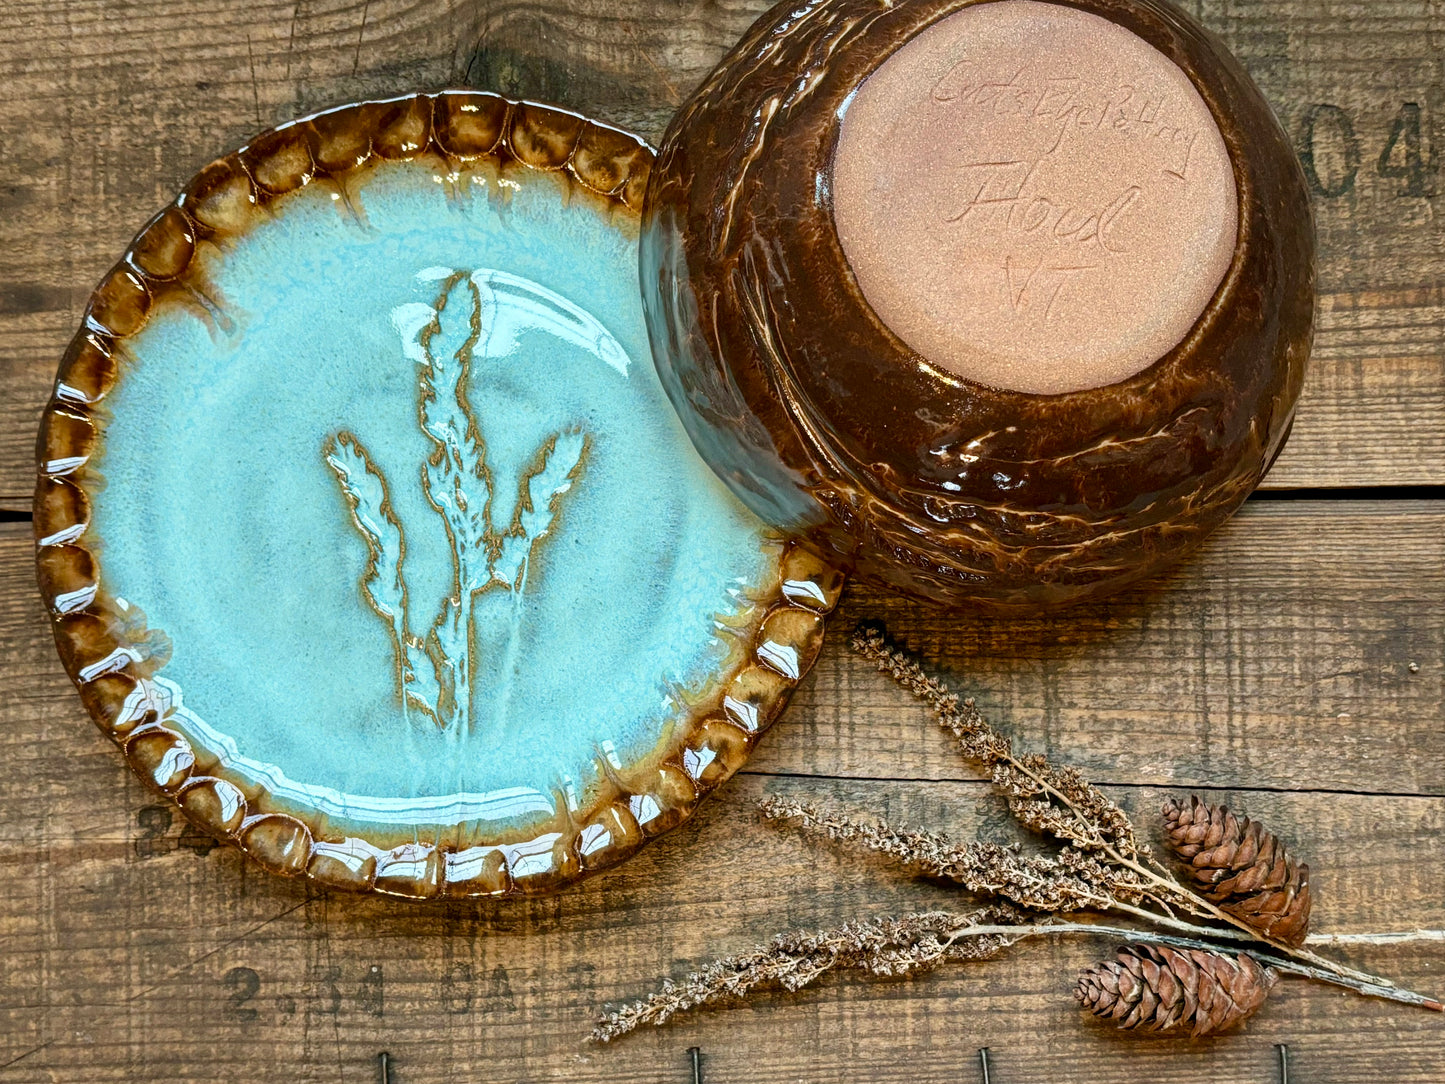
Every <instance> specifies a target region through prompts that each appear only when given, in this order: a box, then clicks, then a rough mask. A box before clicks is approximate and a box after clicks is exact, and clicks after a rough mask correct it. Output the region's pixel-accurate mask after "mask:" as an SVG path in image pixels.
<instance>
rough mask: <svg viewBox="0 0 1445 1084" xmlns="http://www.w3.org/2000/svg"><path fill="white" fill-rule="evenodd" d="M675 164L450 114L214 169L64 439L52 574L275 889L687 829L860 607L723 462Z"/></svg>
mask: <svg viewBox="0 0 1445 1084" xmlns="http://www.w3.org/2000/svg"><path fill="white" fill-rule="evenodd" d="M651 162H652V152H651V151H650V150H649V148H648V147H647V146H646V145H645V144H643V143H642V142H641V141H639V140H638V139H636V138H634V137H632V136H630V135H628V134H626V133H624V132H620V131H617V130H615V129H613V128H609V127H607V126H605V125H601V124H597V123H593V122H590V121H588V120H585V119H583V118H582V117H579V116H576V115H574V114H571V113H567V112H564V111H561V110H557V109H552V108H549V107H546V106H542V105H537V104H532V103H519V102H512V101H508V100H505V99H503V98H501V97H498V96H496V95H492V94H484V93H477V92H471V91H449V92H443V93H438V94H419V95H413V96H409V97H404V98H398V99H395V100H391V101H381V102H366V103H362V104H358V105H349V106H345V107H343V108H339V109H333V110H330V111H328V112H324V113H320V114H317V115H316V116H312V117H309V118H306V119H304V120H300V121H297V122H295V123H291V124H286V125H282V126H280V127H278V128H276V129H273V130H271V131H268V132H265V133H263V134H261V135H259V136H257V137H256V139H254V140H253V141H252V142H251V143H250V144H248V145H247V146H245V147H243V148H241V149H240V150H238V151H236V152H235V153H233V154H230V155H227V156H226V157H224V158H222V159H220V160H218V161H216V162H214V163H212V164H211V165H209V166H207V167H206V168H205V169H204V170H203V171H202V172H201V173H200V174H199V175H198V176H197V177H196V178H195V180H194V181H192V182H191V184H190V185H189V186H188V187H187V188H186V190H185V191H184V192H183V193H182V194H181V195H180V196H179V197H177V199H176V200H175V201H174V202H173V203H172V204H171V205H170V206H168V207H166V208H165V210H163V211H162V212H161V213H160V214H159V215H157V216H156V217H155V218H154V219H152V220H151V222H150V224H149V225H147V226H146V228H145V229H144V230H143V231H142V232H141V233H140V235H139V236H138V237H137V238H136V240H135V242H134V243H133V244H132V245H131V247H130V249H129V250H128V251H127V252H126V254H125V256H124V257H123V258H122V260H121V262H120V263H119V264H117V266H116V267H115V269H114V270H113V271H112V272H111V273H110V274H109V275H107V276H106V278H105V280H104V281H103V282H102V283H101V285H100V287H99V288H98V289H97V290H96V292H95V294H94V297H93V298H92V300H91V302H90V305H89V308H88V309H87V312H86V317H85V321H84V323H83V325H82V327H81V328H80V330H79V332H78V333H77V335H76V337H75V340H74V342H73V343H72V345H71V347H70V350H69V352H68V353H67V355H66V358H65V360H64V363H63V364H62V366H61V369H60V374H59V378H58V380H57V383H56V385H55V394H54V397H53V399H52V401H51V403H50V405H49V407H48V408H47V410H46V412H45V418H44V423H43V427H42V431H41V435H40V453H39V459H40V478H39V484H38V489H37V493H36V500H35V526H36V533H37V537H38V542H39V556H38V561H39V573H40V584H41V588H42V591H43V593H44V597H45V601H46V604H47V605H48V606H49V608H50V612H51V615H52V618H53V621H54V630H55V638H56V642H57V645H58V646H59V649H60V655H61V658H62V659H63V661H64V664H65V667H66V669H67V670H68V672H69V673H70V675H71V677H72V678H73V679H74V680H75V682H76V684H77V685H78V686H79V689H80V693H81V697H82V700H83V701H84V703H85V705H86V707H87V708H88V709H89V711H90V713H91V715H92V716H93V717H94V719H95V721H96V722H97V723H98V724H99V725H100V727H101V729H102V730H103V731H104V732H105V733H106V734H108V735H109V736H111V737H112V738H113V739H114V740H115V741H116V742H117V743H118V744H119V745H120V746H121V747H122V748H123V750H124V752H125V756H126V758H127V759H128V760H129V762H130V764H131V766H132V767H133V768H134V769H135V771H136V772H137V773H138V774H139V775H140V776H141V778H143V779H144V780H145V781H146V782H147V783H148V784H150V785H151V786H152V787H155V788H157V789H159V790H160V791H162V792H164V793H165V794H167V795H169V796H171V797H172V798H174V799H175V801H176V802H177V803H178V804H179V805H180V807H181V808H182V809H183V810H184V811H185V813H186V814H187V815H188V816H189V817H190V818H191V819H192V820H193V821H195V822H196V823H197V824H198V825H200V826H201V827H203V828H204V829H206V830H207V831H209V832H211V833H213V834H215V835H216V836H218V837H220V838H221V839H224V840H227V841H230V842H233V843H235V844H236V845H238V846H239V847H241V848H242V849H243V850H244V851H245V852H246V853H247V854H249V855H250V856H251V857H252V858H254V859H255V860H256V861H258V862H259V863H261V864H262V865H263V866H265V867H266V868H268V869H270V870H273V871H275V872H277V873H282V874H292V875H301V874H304V875H305V876H307V877H309V878H311V879H312V880H315V881H317V882H319V883H321V884H324V885H329V886H334V887H338V888H348V889H358V890H374V891H377V892H383V893H388V894H392V895H397V896H404V897H413V898H418V897H432V896H441V895H446V896H474V895H509V894H520V893H534V892H543V891H548V890H551V889H554V888H557V887H559V886H561V885H564V884H567V883H569V882H571V881H573V880H575V879H577V878H579V877H581V876H584V875H586V874H588V873H592V872H595V871H597V870H599V869H602V868H604V867H607V866H609V865H612V864H613V863H616V862H618V861H619V860H621V859H623V858H625V857H627V856H628V855H630V854H631V853H633V852H634V851H635V850H636V849H637V848H638V847H639V846H640V845H641V844H642V843H644V842H645V841H646V840H648V839H650V838H652V837H654V836H656V835H657V834H658V833H660V832H663V831H665V830H667V829H669V828H671V827H673V826H674V825H676V824H678V823H679V822H680V821H681V820H683V819H684V818H686V817H687V816H688V815H689V814H690V813H691V811H692V810H693V809H694V808H695V806H696V804H697V802H698V800H699V799H700V798H701V797H702V796H703V795H704V794H706V793H707V792H708V791H709V790H711V789H712V788H713V787H715V786H717V784H718V783H719V782H721V781H722V780H724V779H726V778H727V777H728V776H729V775H730V774H731V773H732V772H734V771H735V770H736V769H737V768H738V766H739V765H740V764H741V763H742V762H743V760H744V759H745V758H746V756H747V755H748V752H749V750H750V749H751V748H752V747H753V745H754V743H755V742H756V741H757V739H758V737H759V735H760V734H761V733H762V732H763V731H765V730H766V729H767V727H768V726H769V724H770V723H771V722H772V721H773V720H774V719H775V718H776V716H777V714H778V712H779V711H780V710H781V708H782V706H783V704H784V702H785V701H786V700H787V697H788V695H789V693H790V691H791V690H792V688H793V687H794V686H795V685H796V683H797V682H798V680H799V679H800V678H801V677H802V675H803V674H804V673H805V672H806V671H807V669H808V667H809V666H810V665H811V663H812V661H813V658H814V656H815V654H816V652H817V650H818V646H819V643H820V638H821V635H822V627H823V620H824V615H825V614H826V613H827V612H828V611H829V610H830V609H831V607H832V606H833V604H834V602H835V601H836V598H837V595H838V591H839V589H840V586H841V578H840V576H839V574H838V573H837V571H836V570H835V569H833V568H832V567H830V566H829V565H828V564H827V563H826V562H825V561H823V560H821V559H820V558H819V557H818V556H817V555H816V554H815V553H813V552H812V551H811V550H809V549H808V547H806V546H804V545H801V544H799V543H796V542H793V541H790V540H788V539H787V538H785V537H783V536H780V535H778V534H777V533H776V532H774V531H773V530H771V529H770V527H769V526H768V525H766V524H764V523H763V522H762V521H760V520H759V519H758V518H757V517H756V516H755V515H753V514H752V513H751V512H749V511H748V510H747V509H746V508H745V507H744V506H743V505H742V504H741V503H739V502H738V501H737V500H736V499H735V498H734V497H733V496H732V495H731V494H730V493H729V492H728V490H727V489H726V488H725V487H724V486H722V485H720V484H719V483H718V482H717V481H716V479H715V478H714V477H713V476H712V474H711V473H710V472H709V471H708V469H707V468H706V466H705V465H704V464H703V463H702V462H701V461H700V460H699V459H698V458H697V456H696V455H695V454H694V452H693V451H692V449H691V447H690V445H689V443H688V440H687V437H686V435H685V433H684V432H683V430H682V428H681V426H680V424H679V422H678V420H677V418H676V416H675V414H674V413H673V411H672V410H671V408H670V407H669V405H668V403H667V400H666V398H665V396H664V394H663V392H662V389H661V387H660V385H659V383H658V380H657V377H656V374H655V372H654V370H653V367H652V364H651V362H650V359H649V355H648V350H647V343H646V331H645V327H644V324H643V316H642V310H641V301H640V298H639V296H638V291H637V287H636V261H637V235H638V212H639V208H640V206H641V199H642V192H643V189H644V185H645V183H646V178H647V174H648V169H649V167H650V165H651Z"/></svg>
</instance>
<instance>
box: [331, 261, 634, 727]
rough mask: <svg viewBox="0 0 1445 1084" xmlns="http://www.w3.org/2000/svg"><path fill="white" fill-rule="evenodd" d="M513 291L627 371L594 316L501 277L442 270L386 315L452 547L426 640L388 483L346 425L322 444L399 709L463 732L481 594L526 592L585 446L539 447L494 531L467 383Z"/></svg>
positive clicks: (430, 492) (425, 483)
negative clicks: (428, 287)
mask: <svg viewBox="0 0 1445 1084" xmlns="http://www.w3.org/2000/svg"><path fill="white" fill-rule="evenodd" d="M427 274H428V273H427V272H423V275H424V276H425V275H427ZM509 290H510V292H512V293H514V294H515V293H522V294H525V295H527V297H526V299H525V301H524V302H523V303H524V304H530V305H531V306H532V307H533V308H539V307H540V308H545V309H546V310H547V311H546V312H544V313H540V315H542V316H543V317H544V319H543V323H544V324H546V325H547V329H548V330H549V331H552V332H554V333H556V334H559V335H561V336H562V337H563V338H569V339H572V340H574V341H577V342H579V344H583V345H586V346H587V347H589V348H590V349H591V350H592V351H593V352H594V353H595V354H597V355H598V356H599V357H601V358H602V359H603V360H604V361H607V362H608V364H610V365H612V366H613V367H615V368H618V367H620V368H621V369H622V371H623V372H624V373H625V372H626V364H627V358H626V355H625V353H623V352H622V349H621V346H620V344H618V343H617V342H616V340H615V339H612V338H611V336H610V335H608V334H607V332H606V331H605V330H603V329H602V328H601V326H600V325H599V324H597V322H596V321H595V320H593V319H592V318H591V317H590V316H588V315H587V314H586V313H584V312H582V311H581V310H580V309H577V308H576V307H575V306H573V305H571V304H570V303H568V302H566V301H565V300H564V299H562V298H560V297H557V296H556V295H552V294H551V293H550V291H545V290H543V289H542V288H540V287H537V286H536V285H535V284H533V283H529V282H526V280H520V279H516V278H515V277H514V276H510V275H507V274H505V273H504V272H498V271H478V272H476V273H474V274H470V275H469V274H467V273H466V272H454V273H446V278H445V280H444V282H443V285H442V288H441V292H440V294H439V295H438V297H437V300H436V302H435V304H434V305H425V304H412V305H403V306H400V307H399V308H398V309H397V310H395V311H394V312H393V314H392V322H393V324H394V325H395V326H396V328H397V330H398V331H399V332H400V333H401V335H402V340H403V346H404V349H405V351H406V354H407V356H408V357H410V358H411V359H412V360H413V361H415V362H416V363H417V367H418V375H417V386H418V390H419V396H418V411H417V418H418V423H419V425H420V426H421V429H422V432H424V433H425V434H426V436H427V438H428V439H429V440H430V441H431V443H432V444H433V446H434V447H433V450H432V452H431V454H430V455H429V456H428V457H427V458H426V460H425V461H424V462H423V463H422V464H421V484H422V489H423V491H424V493H425V496H426V499H427V502H428V503H429V504H430V505H431V506H432V508H433V509H435V511H436V512H437V514H438V515H439V516H440V517H441V521H442V527H443V529H444V530H445V531H446V536H447V540H448V541H449V542H450V544H451V552H452V565H453V579H452V588H451V590H450V592H449V593H448V594H447V596H446V597H445V598H443V600H442V603H441V607H440V610H439V611H438V613H437V614H436V616H435V618H434V619H433V620H432V622H431V625H430V627H429V628H428V629H427V630H426V632H425V633H422V634H418V632H417V631H416V630H415V626H414V625H413V624H412V618H411V612H410V611H411V606H410V600H409V598H408V594H407V585H406V579H405V576H404V575H403V572H402V562H403V558H404V557H405V554H406V542H405V536H404V534H403V531H402V525H401V522H400V521H399V520H398V519H397V516H396V513H395V511H394V510H393V508H392V505H391V500H390V497H389V496H388V490H389V484H390V483H388V481H387V479H386V476H385V475H384V474H383V473H382V471H381V469H380V468H379V467H377V465H376V464H375V462H374V461H373V460H372V457H371V455H370V454H369V453H368V452H367V450H366V448H365V447H364V446H363V445H362V443H361V441H360V440H358V439H357V438H356V436H355V435H354V434H352V433H350V432H347V431H345V430H343V431H341V432H339V433H337V434H336V436H335V437H334V438H333V439H331V440H329V441H327V443H326V445H325V447H324V449H323V454H324V455H325V458H326V462H327V464H328V465H329V466H330V467H331V469H332V470H333V471H334V472H335V474H336V480H337V482H338V483H339V484H340V486H341V492H342V494H343V495H344V496H345V498H346V501H347V503H348V504H349V505H350V507H351V518H352V522H353V523H354V524H355V526H356V529H357V531H358V532H359V533H360V534H361V537H362V539H363V541H365V543H366V546H367V549H368V551H369V554H370V557H369V560H368V561H367V565H366V571H365V573H364V574H363V576H362V580H361V591H362V595H363V596H364V597H365V599H366V601H367V602H368V603H369V604H370V606H371V608H372V609H373V610H375V611H376V613H377V614H378V615H379V616H380V617H381V618H382V620H383V621H385V622H386V624H387V628H388V631H389V632H390V634H391V640H392V647H393V650H394V652H395V659H396V675H397V682H398V687H399V691H400V693H401V698H402V706H403V710H404V711H405V710H407V709H409V708H417V709H419V710H420V711H422V712H423V713H424V714H425V715H427V716H429V717H430V718H431V719H433V720H434V721H435V722H436V724H437V725H438V726H439V727H442V728H444V729H446V728H452V727H456V728H459V729H461V730H463V731H465V730H466V729H467V728H468V727H469V726H470V722H471V705H470V702H471V688H472V674H473V671H474V665H473V664H474V662H475V660H474V658H473V654H472V652H473V646H474V643H475V637H474V636H473V630H472V617H473V610H474V603H475V599H476V596H477V595H479V594H480V593H482V592H483V591H488V590H502V589H505V590H508V591H510V592H512V593H513V594H514V595H520V594H521V593H522V591H524V590H525V588H526V585H527V579H528V572H529V566H530V564H531V559H532V555H533V554H534V553H535V551H536V548H537V546H538V544H539V543H540V542H541V540H542V539H543V538H545V537H546V536H547V534H548V532H549V531H550V530H551V528H552V521H553V519H554V517H555V516H556V514H557V509H558V506H559V504H560V502H561V500H562V498H563V496H564V495H565V494H566V493H567V492H569V491H570V490H571V488H572V486H573V484H574V483H575V482H576V481H577V479H578V478H579V477H580V475H581V471H582V466H583V460H584V458H585V456H586V453H587V449H588V446H589V443H590V442H589V438H588V437H587V435H586V434H585V433H582V432H576V431H571V430H568V431H563V432H560V433H557V434H555V435H553V436H551V437H549V438H548V439H547V440H546V441H545V442H543V444H542V446H541V447H540V448H539V449H538V450H537V452H536V454H535V455H534V456H533V458H532V467H531V468H530V469H529V470H527V471H525V472H524V473H523V474H522V477H520V478H519V479H518V480H517V505H516V509H517V510H516V513H515V515H514V516H513V518H512V522H511V524H510V525H508V526H507V527H506V528H505V529H501V530H499V529H497V528H496V527H495V526H494V525H493V522H492V494H493V487H494V483H495V479H494V478H493V476H492V472H491V470H490V469H489V468H488V466H487V450H486V443H485V442H484V440H483V439H482V430H481V426H480V424H479V422H478V419H477V415H476V413H475V412H474V410H473V407H472V405H471V403H470V402H469V400H468V395H467V386H468V377H469V375H470V373H471V369H472V365H473V363H474V362H475V361H477V360H479V359H482V358H485V357H488V356H491V355H492V354H494V353H496V352H500V350H501V348H502V347H503V346H505V345H506V344H496V343H492V342H491V341H490V340H492V339H493V338H497V337H498V336H499V335H500V334H501V333H500V332H499V331H498V329H497V324H498V322H499V321H498V313H499V305H500V297H499V295H502V294H504V293H507V292H509ZM533 315H534V316H536V315H539V313H537V312H534V313H533ZM502 337H505V336H504V335H502Z"/></svg>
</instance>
